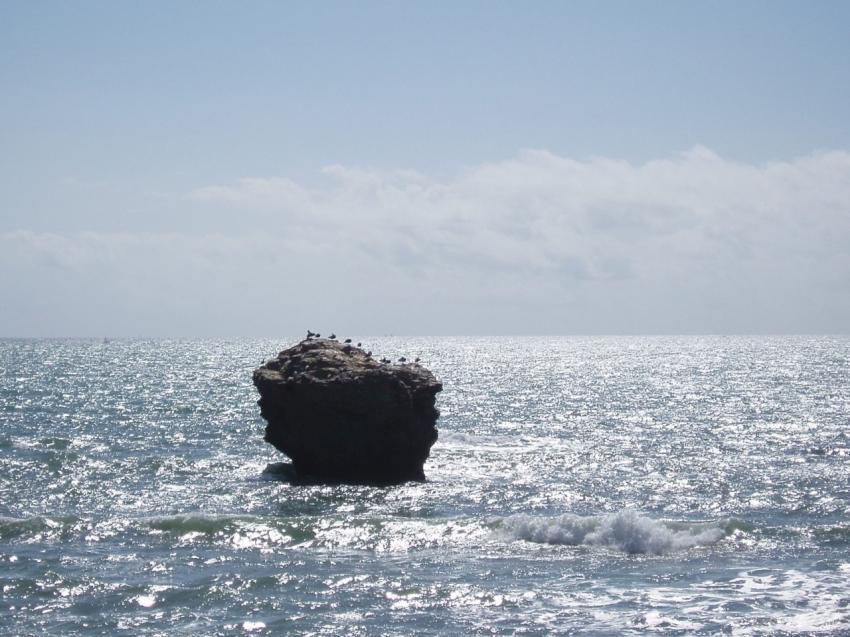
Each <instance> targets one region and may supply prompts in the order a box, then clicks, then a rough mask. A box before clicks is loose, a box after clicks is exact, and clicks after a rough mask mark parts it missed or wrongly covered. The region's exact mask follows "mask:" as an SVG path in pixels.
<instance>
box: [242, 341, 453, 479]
mask: <svg viewBox="0 0 850 637" xmlns="http://www.w3.org/2000/svg"><path fill="white" fill-rule="evenodd" d="M254 385H255V386H256V387H257V390H258V391H259V392H260V400H259V402H258V404H259V405H260V413H261V414H262V416H263V418H265V419H266V420H267V421H268V425H267V426H266V434H265V440H266V441H267V442H270V443H271V444H273V445H274V446H275V447H277V449H279V450H280V451H282V452H283V453H285V454H286V455H287V456H289V457H290V458H291V459H292V464H293V468H294V470H295V472H296V474H297V475H298V476H303V477H305V478H312V479H318V480H327V481H338V482H352V483H385V484H386V483H399V482H405V481H407V480H424V479H425V473H424V471H423V466H424V464H425V460H427V458H428V454H429V452H430V449H431V446H432V445H433V444H434V442H436V440H437V429H436V427H435V426H434V423H435V422H436V420H437V418H438V417H439V415H440V412H439V411H438V410H437V408H436V407H434V402H435V399H436V395H437V392H439V391H440V390H442V388H443V386H442V384H440V382H439V381H438V380H437V379H436V378H434V375H433V374H432V373H431V372H430V371H428V370H427V369H425V368H424V367H422V366H420V365H418V364H387V363H381V362H379V361H376V360H373V359H372V358H371V357H370V356H369V355H368V354H367V353H366V352H364V351H363V350H362V349H360V348H358V347H353V346H351V345H348V344H343V343H338V342H337V341H334V340H328V339H324V338H317V339H307V340H304V341H301V342H300V343H298V344H297V345H294V346H292V347H290V348H289V349H287V350H284V351H282V352H281V353H280V354H278V356H277V358H275V359H273V360H271V361H269V362H268V363H266V364H265V365H263V366H262V367H260V368H258V369H256V370H254Z"/></svg>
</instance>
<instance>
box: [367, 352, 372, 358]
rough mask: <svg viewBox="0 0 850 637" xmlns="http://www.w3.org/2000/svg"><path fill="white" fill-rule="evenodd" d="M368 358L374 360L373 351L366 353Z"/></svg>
mask: <svg viewBox="0 0 850 637" xmlns="http://www.w3.org/2000/svg"><path fill="white" fill-rule="evenodd" d="M366 358H372V350H369V351H368V352H366Z"/></svg>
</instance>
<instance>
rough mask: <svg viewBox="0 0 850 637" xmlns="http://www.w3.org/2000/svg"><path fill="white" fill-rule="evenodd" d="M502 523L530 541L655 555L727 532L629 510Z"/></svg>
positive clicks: (517, 518) (718, 526)
mask: <svg viewBox="0 0 850 637" xmlns="http://www.w3.org/2000/svg"><path fill="white" fill-rule="evenodd" d="M499 526H500V528H501V530H502V531H503V532H505V533H507V534H508V536H509V537H512V538H515V539H521V540H527V541H529V542H539V543H542V544H566V545H570V546H578V545H587V546H605V547H610V548H616V549H619V550H621V551H625V552H626V553H631V554H637V553H650V554H654V555H662V554H664V553H670V552H673V551H679V550H683V549H687V548H691V547H693V546H704V545H708V544H714V543H715V542H717V541H718V540H720V539H721V538H723V537H724V536H725V535H726V531H725V528H724V527H725V525H723V524H721V523H713V524H693V525H691V526H687V525H681V524H679V525H677V526H678V527H679V528H671V527H670V526H668V525H667V524H665V523H664V522H661V521H658V520H653V519H652V518H649V517H646V516H644V515H640V514H639V513H637V512H635V511H632V510H629V509H626V510H623V511H618V512H617V513H612V514H609V515H605V516H588V517H583V516H579V515H573V514H570V513H566V514H564V515H559V516H556V517H538V516H531V515H512V516H509V517H506V518H502V520H501V521H500V525H499Z"/></svg>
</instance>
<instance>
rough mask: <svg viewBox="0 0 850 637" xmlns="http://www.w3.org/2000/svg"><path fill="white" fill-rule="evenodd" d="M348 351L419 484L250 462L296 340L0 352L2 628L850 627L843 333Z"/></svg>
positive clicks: (272, 455)
mask: <svg viewBox="0 0 850 637" xmlns="http://www.w3.org/2000/svg"><path fill="white" fill-rule="evenodd" d="M361 340H362V341H363V344H364V346H366V347H367V348H368V349H371V350H372V351H374V352H375V353H376V355H378V356H381V355H386V356H388V357H390V358H393V359H394V358H397V357H398V356H401V355H406V356H408V358H411V357H416V356H419V357H421V358H422V360H423V363H424V364H425V365H427V366H428V367H429V368H430V369H432V370H433V371H434V372H435V374H436V375H437V376H438V377H439V378H440V379H441V380H442V381H443V383H444V386H445V389H444V391H443V392H442V393H441V394H440V395H439V397H438V406H439V407H440V409H441V412H442V416H441V418H440V420H439V421H438V423H437V424H438V427H439V429H440V439H439V441H438V442H437V444H436V445H435V446H434V448H433V449H432V453H431V458H430V459H429V461H428V463H427V464H426V467H425V468H426V475H427V477H428V480H427V481H426V482H424V483H407V484H404V485H400V486H396V487H369V486H345V485H336V486H322V485H313V486H295V485H291V484H288V483H286V482H282V481H280V480H279V479H276V477H275V475H274V474H273V473H269V472H267V471H265V469H266V467H267V465H269V464H271V463H275V462H280V461H281V460H284V459H285V458H284V457H283V456H282V455H281V454H279V453H277V452H276V451H275V450H274V449H273V448H272V447H270V446H269V445H267V444H266V443H264V442H263V441H262V435H263V427H264V423H263V421H262V419H261V418H260V416H259V409H258V407H257V406H256V399H257V395H256V392H255V390H254V388H253V386H252V384H251V371H252V370H253V369H254V368H255V367H257V366H258V365H259V364H260V362H261V361H262V360H264V359H266V358H268V357H270V356H272V355H273V354H275V353H276V352H277V351H278V350H279V349H281V348H283V347H284V346H285V345H287V344H288V343H287V342H286V341H281V342H271V341H251V340H245V341H141V340H127V341H112V342H109V343H101V342H97V341H85V340H52V341H51V340H3V341H0V418H2V421H0V422H2V428H0V463H2V464H1V465H0V466H2V472H0V591H2V597H0V611H2V612H0V633H2V634H9V635H36V634H38V635H43V634H47V635H100V634H115V635H119V634H127V635H158V634H169V635H195V634H207V635H245V634H250V635H266V634H267V635H276V634H282V633H291V634H302V633H304V634H306V633H312V634H319V635H333V634H342V633H345V634H347V635H372V634H385V635H409V634H431V635H443V634H447V633H454V634H504V635H513V634H523V635H552V634H629V633H632V634H646V633H665V634H694V633H697V634H700V633H701V634H714V633H717V632H730V633H733V634H752V635H761V634H763V635H772V634H777V633H779V634H803V633H810V632H827V633H828V632H842V631H848V630H850V596H848V587H847V585H846V582H847V581H848V577H850V550H849V549H850V523H848V521H847V517H846V512H847V510H848V508H850V472H848V470H847V468H848V462H850V428H848V425H850V339H848V338H846V337H817V338H814V337H813V338H804V337H793V338H792V337H736V338H723V337H657V338H638V337H629V338H626V337H622V338H424V337H423V338H373V339H367V338H362V339H361ZM291 342H292V341H289V343H291Z"/></svg>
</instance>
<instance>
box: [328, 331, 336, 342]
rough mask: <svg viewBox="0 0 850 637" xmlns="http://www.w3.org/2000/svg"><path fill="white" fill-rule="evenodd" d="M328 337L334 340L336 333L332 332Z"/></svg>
mask: <svg viewBox="0 0 850 637" xmlns="http://www.w3.org/2000/svg"><path fill="white" fill-rule="evenodd" d="M328 338H330V339H331V340H332V341H334V340H336V334H333V333H332V334H331V335H330V336H329V337H328Z"/></svg>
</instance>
